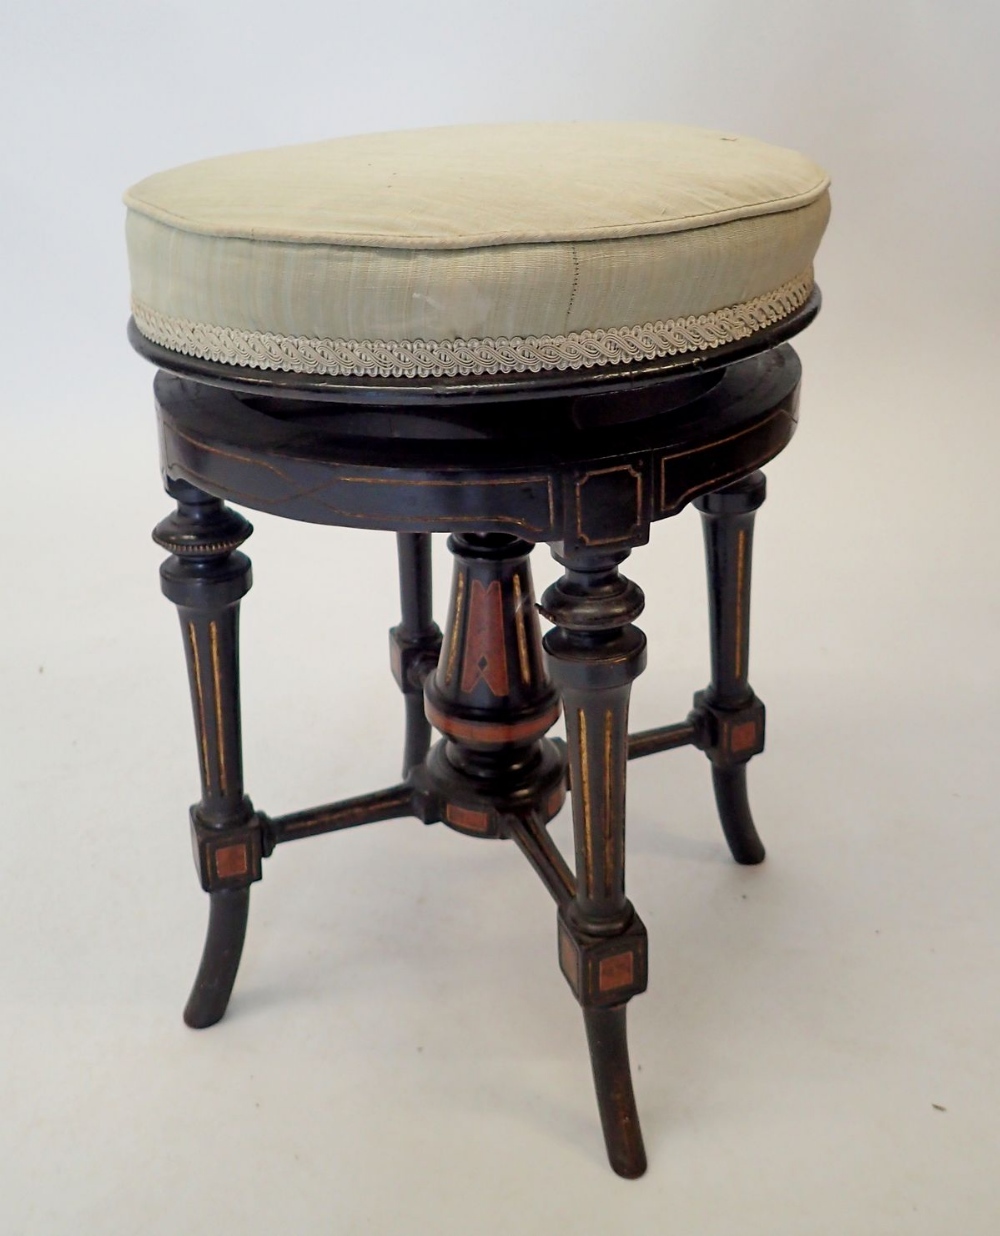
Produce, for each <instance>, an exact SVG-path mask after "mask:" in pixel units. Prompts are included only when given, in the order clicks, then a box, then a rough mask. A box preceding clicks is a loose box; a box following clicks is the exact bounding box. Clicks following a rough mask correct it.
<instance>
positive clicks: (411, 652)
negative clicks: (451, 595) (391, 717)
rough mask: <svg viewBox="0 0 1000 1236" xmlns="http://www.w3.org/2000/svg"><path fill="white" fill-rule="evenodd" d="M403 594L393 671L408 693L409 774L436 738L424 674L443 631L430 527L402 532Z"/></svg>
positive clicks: (392, 636) (406, 748)
mask: <svg viewBox="0 0 1000 1236" xmlns="http://www.w3.org/2000/svg"><path fill="white" fill-rule="evenodd" d="M396 547H397V550H398V554H399V594H400V601H401V608H402V616H403V621H402V622H401V623H400V624H399V626H397V627H393V628H392V630H391V631H390V632H389V639H390V655H391V658H392V672H393V676H394V677H395V679H396V682H397V683H398V684H399V689H400V690H401V691H402V692H403V700H404V704H405V708H406V731H405V734H406V737H405V740H404V745H403V776H404V777H405V776H406V775H407V774H408V773H409V772H410V770H411V769H412V768H414V767H415V766H416V765H417V764H421V763H422V762H423V760H424V757H425V756H426V755H427V751H428V748H429V747H430V743H431V725H430V722H429V721H428V720H427V717H426V716H425V715H424V679H425V678H426V677H427V675H428V674H429V673H431V671H432V670H433V669H434V666H435V665H436V664H437V659H438V654H439V653H440V651H441V632H440V630H439V629H438V627H437V624H436V623H435V622H434V615H433V610H432V598H431V538H430V534H429V533H426V532H397V533H396Z"/></svg>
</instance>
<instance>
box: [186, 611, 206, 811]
mask: <svg viewBox="0 0 1000 1236" xmlns="http://www.w3.org/2000/svg"><path fill="white" fill-rule="evenodd" d="M188 642H189V643H190V645H191V665H192V668H193V669H194V693H195V695H196V696H197V699H198V745H199V748H200V750H201V774H202V776H203V777H204V779H205V788H206V789H211V777H210V776H209V771H208V732H207V726H206V724H205V692H204V689H203V687H202V684H201V661H200V659H199V657H198V634H197V632H196V631H195V629H194V623H193V622H189V623H188Z"/></svg>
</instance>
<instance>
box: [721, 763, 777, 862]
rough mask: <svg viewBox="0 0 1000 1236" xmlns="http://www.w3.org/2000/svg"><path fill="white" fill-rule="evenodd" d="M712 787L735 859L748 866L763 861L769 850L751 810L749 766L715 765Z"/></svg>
mask: <svg viewBox="0 0 1000 1236" xmlns="http://www.w3.org/2000/svg"><path fill="white" fill-rule="evenodd" d="M712 788H713V789H714V790H715V804H716V806H717V807H718V809H719V819H720V820H721V821H722V831H723V833H725V836H726V841H727V842H728V843H729V849H730V850H731V852H732V855H733V858H735V859H736V861H737V862H738V863H743V864H744V865H745V866H748V867H752V866H754V865H755V864H756V863H762V862H763V861H764V855H765V853H766V851H765V850H764V843H763V842H762V841H761V839H760V837H759V836H758V834H757V827H756V825H755V824H754V822H753V815H752V814H751V812H750V802H749V800H748V799H747V770H746V765H745V764H742V765H740V766H739V767H737V768H713V769H712Z"/></svg>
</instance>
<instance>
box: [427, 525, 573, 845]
mask: <svg viewBox="0 0 1000 1236" xmlns="http://www.w3.org/2000/svg"><path fill="white" fill-rule="evenodd" d="M448 548H449V549H450V550H451V552H452V553H453V554H454V556H455V576H454V583H453V586H452V595H451V607H450V610H449V613H448V623H447V627H446V629H445V633H444V639H443V642H442V646H441V655H440V658H439V660H438V664H437V669H436V670H435V672H434V673H433V674H432V675H431V676H430V677H429V678H428V679H427V681H426V683H425V687H424V694H425V708H426V712H427V718H428V720H429V721H430V722H431V724H432V725H433V726H434V727H435V728H436V729H438V730H439V731H440V732H441V733H442V734H443V735H444V738H443V740H442V741H441V742H439V743H438V744H437V746H435V748H434V749H433V750H432V751H431V753H430V755H429V757H428V760H427V766H426V773H427V778H428V781H429V788H430V790H431V792H432V794H433V795H434V797H435V799H436V800H437V802H438V810H439V813H440V815H441V818H442V819H443V820H444V822H445V823H446V824H449V825H451V826H452V827H453V828H456V829H458V830H459V831H460V832H464V833H471V834H473V835H475V836H479V837H501V836H506V835H507V829H506V826H505V823H504V818H505V816H509V815H516V816H519V817H522V818H523V817H524V816H525V815H531V816H533V817H535V818H537V817H541V818H542V819H543V820H548V819H551V818H552V816H554V815H555V814H556V813H557V812H558V811H559V808H560V807H561V806H562V803H563V800H564V798H565V777H564V761H563V756H562V753H561V751H560V750H559V748H558V747H556V745H555V744H554V743H552V742H550V741H549V740H548V739H546V738H545V737H544V735H545V733H546V731H547V730H548V729H549V728H550V727H551V726H552V724H553V723H554V722H555V721H556V719H557V718H558V716H559V697H558V695H557V693H556V691H555V688H554V687H553V686H552V683H551V682H550V681H549V677H548V674H547V672H546V669H545V660H544V657H543V655H542V646H541V638H540V633H539V629H538V616H537V613H536V611H535V598H534V590H533V587H532V582H531V568H530V566H529V564H528V555H529V554H530V553H531V551H532V549H533V548H534V546H533V545H531V544H530V543H529V542H528V541H522V540H521V539H520V538H519V537H515V536H511V535H509V534H507V533H462V534H456V535H454V536H451V537H449V538H448Z"/></svg>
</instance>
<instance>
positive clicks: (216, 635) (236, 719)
mask: <svg viewBox="0 0 1000 1236" xmlns="http://www.w3.org/2000/svg"><path fill="white" fill-rule="evenodd" d="M167 492H168V493H169V494H170V495H171V497H173V498H175V499H176V500H177V512H176V513H175V514H174V515H171V516H170V517H169V518H167V519H165V520H163V521H162V523H160V524H158V525H157V527H156V530H155V531H154V533H153V539H154V540H155V541H156V542H157V544H159V545H162V546H163V548H164V549H168V550H170V554H171V556H170V557H169V558H168V559H167V560H166V562H164V564H163V566H162V567H161V568H160V577H161V583H162V587H163V592H164V594H165V595H166V596H167V598H168V599H169V600H171V601H173V602H174V604H175V605H176V606H177V610H178V614H179V616H180V622H181V633H182V635H183V640H184V651H185V655H186V657H187V666H188V678H189V681H190V686H191V702H192V706H193V710H194V724H195V737H196V740H197V746H198V763H199V768H200V771H201V800H200V802H198V803H197V804H196V805H195V806H194V807H192V808H191V829H192V834H193V840H194V852H195V861H196V864H197V867H198V873H199V875H200V877H201V884H202V887H203V888H204V889H205V891H206V892H207V893H208V894H209V895H210V898H211V902H210V909H209V921H208V932H207V935H206V939H205V949H204V953H203V955H202V960H201V966H200V968H199V970H198V976H197V978H196V980H195V984H194V988H193V990H192V992H191V997H190V999H189V1000H188V1004H187V1007H186V1009H185V1011H184V1020H185V1021H186V1022H187V1024H188V1025H189V1026H194V1027H196V1028H201V1027H204V1026H210V1025H212V1024H213V1023H214V1022H217V1021H218V1020H219V1019H220V1018H221V1017H222V1015H223V1014H224V1013H225V1011H226V1006H227V1004H228V1003H229V997H230V995H231V994H232V990H233V983H234V982H235V980H236V971H237V968H238V966H239V961H240V953H241V951H242V948H243V938H244V935H245V932H246V923H247V909H248V904H249V896H250V893H249V886H250V884H252V883H253V881H255V880H259V879H260V869H261V857H262V852H261V851H262V845H261V829H260V826H259V823H258V821H257V818H256V817H255V815H254V811H253V807H252V805H251V803H250V800H249V799H248V798H247V797H246V796H245V795H244V793H243V756H242V744H241V735H240V694H239V653H238V643H237V637H238V621H239V604H240V599H241V598H242V597H243V596H244V595H245V594H246V592H247V591H248V590H249V588H250V583H251V577H250V560H249V558H247V557H246V555H245V554H242V553H240V552H239V546H240V545H241V544H242V543H243V542H244V541H245V540H246V539H247V537H248V536H249V535H250V533H251V532H252V531H253V529H252V528H251V527H250V524H249V523H247V521H246V520H245V519H244V518H243V517H242V515H239V514H237V513H236V512H235V511H231V510H229V509H228V508H227V507H226V506H225V505H224V504H223V503H222V502H220V501H219V500H218V499H217V498H212V497H210V496H209V495H208V494H205V493H202V492H201V491H200V490H198V489H195V488H194V486H192V485H188V484H187V483H186V482H184V481H168V482H167Z"/></svg>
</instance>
